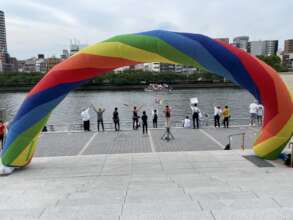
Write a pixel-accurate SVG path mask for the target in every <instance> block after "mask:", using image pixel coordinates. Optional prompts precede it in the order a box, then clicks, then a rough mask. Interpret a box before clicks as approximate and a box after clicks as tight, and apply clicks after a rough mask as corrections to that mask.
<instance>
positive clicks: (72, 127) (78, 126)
mask: <svg viewBox="0 0 293 220" xmlns="http://www.w3.org/2000/svg"><path fill="white" fill-rule="evenodd" d="M176 118H179V117H178V116H176ZM183 119H184V117H182V121H181V120H172V121H171V126H172V127H183ZM148 125H149V128H152V126H153V125H152V121H151V120H149V122H148ZM230 125H232V126H235V125H236V126H240V125H241V126H248V125H249V119H248V118H231V119H230ZM209 126H214V121H213V119H208V120H200V127H201V128H205V127H209ZM46 127H47V130H48V131H81V130H82V129H83V125H82V123H75V124H47V126H46ZM90 127H91V129H92V130H97V123H96V122H94V121H93V120H91V123H90ZM100 128H101V127H100ZM104 128H105V130H113V129H114V123H113V122H112V121H104ZM120 128H121V129H131V128H132V121H130V120H120ZM158 128H165V120H158Z"/></svg>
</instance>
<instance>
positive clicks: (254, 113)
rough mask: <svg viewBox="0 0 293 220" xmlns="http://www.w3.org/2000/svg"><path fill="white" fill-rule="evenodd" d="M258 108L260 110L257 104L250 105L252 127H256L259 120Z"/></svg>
mask: <svg viewBox="0 0 293 220" xmlns="http://www.w3.org/2000/svg"><path fill="white" fill-rule="evenodd" d="M257 108H258V105H257V104H256V102H253V103H251V104H250V105H249V114H250V125H251V126H254V125H255V121H256V118H257Z"/></svg>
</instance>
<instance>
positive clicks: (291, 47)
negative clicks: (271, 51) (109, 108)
mask: <svg viewBox="0 0 293 220" xmlns="http://www.w3.org/2000/svg"><path fill="white" fill-rule="evenodd" d="M284 45H285V47H284V53H286V54H289V53H293V39H289V40H285V43H284Z"/></svg>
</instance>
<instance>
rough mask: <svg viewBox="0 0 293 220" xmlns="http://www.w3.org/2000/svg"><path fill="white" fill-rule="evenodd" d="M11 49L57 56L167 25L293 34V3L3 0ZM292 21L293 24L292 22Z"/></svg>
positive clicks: (219, 32)
mask: <svg viewBox="0 0 293 220" xmlns="http://www.w3.org/2000/svg"><path fill="white" fill-rule="evenodd" d="M0 5H1V10H3V11H4V12H5V13H6V18H7V24H6V26H7V38H8V39H7V40H8V50H9V52H10V53H11V55H13V56H16V57H21V58H25V57H30V56H35V55H36V52H39V53H45V54H48V55H50V54H56V55H57V54H59V53H60V51H61V50H62V49H63V48H67V47H68V46H69V40H70V39H73V38H76V39H78V40H79V41H80V42H84V43H95V42H97V41H101V40H103V39H105V38H108V37H111V36H112V35H116V34H122V33H133V32H141V31H146V30H153V29H168V30H173V31H184V32H193V33H202V34H206V35H209V36H211V37H230V38H233V37H235V36H239V35H249V36H250V38H251V39H252V40H259V39H263V40H265V39H279V40H280V43H281V44H282V42H283V40H284V39H289V38H293V32H292V30H293V25H292V24H291V23H292V22H291V21H292V20H293V13H292V12H291V10H292V8H293V1H291V0H283V1H282V3H281V2H278V1H274V0H254V1H252V0H250V1H237V2H235V1H233V0H221V1H219V0H209V1H202V0H181V1H178V0H169V1H167V0H161V1H158V0H148V1H136V0H124V1H121V0H107V1H102V0H99V1H96V0H82V1H81V0H76V1H72V0H63V1H60V0H51V1H49V0H46V1H45V0H44V1H37V0H26V1H17V0H9V1H7V0H0ZM290 22H291V23H290Z"/></svg>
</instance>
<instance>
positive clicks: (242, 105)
mask: <svg viewBox="0 0 293 220" xmlns="http://www.w3.org/2000/svg"><path fill="white" fill-rule="evenodd" d="M25 95H26V93H19V92H14V93H1V94H0V108H5V109H7V113H8V114H7V115H8V116H7V117H8V119H9V120H10V119H12V118H13V116H14V115H15V113H16V111H17V109H18V108H19V106H20V104H21V103H22V101H23V99H24V97H25ZM191 97H198V99H199V108H200V109H201V111H202V112H206V113H208V114H209V115H210V118H212V115H213V106H214V105H221V106H224V105H228V106H229V107H230V108H231V113H232V117H233V118H248V116H249V114H248V106H249V104H250V103H251V102H252V101H254V100H255V99H254V98H253V96H251V95H250V94H249V93H248V92H247V91H245V90H242V89H234V88H220V89H210V88H209V89H189V90H175V91H172V92H169V93H168V92H159V93H155V92H144V91H94V92H89V91H86V92H84V91H83V92H81V91H75V92H72V93H70V94H69V95H68V96H67V97H66V98H65V99H64V100H63V102H62V103H61V104H59V106H57V108H56V109H55V110H54V111H53V113H52V115H51V117H50V119H49V123H48V124H79V123H81V118H80V112H81V110H82V109H83V108H84V107H87V106H90V105H91V104H94V105H96V106H98V107H103V108H105V109H106V112H105V114H104V121H108V122H110V121H111V118H112V112H113V109H114V107H118V110H119V115H120V119H121V120H122V121H123V120H124V121H128V120H131V115H132V113H131V110H130V108H132V107H133V106H134V105H136V106H141V105H143V107H142V110H146V112H147V114H148V115H149V117H151V111H152V110H153V109H154V108H155V109H158V112H159V118H161V119H162V118H163V113H162V110H163V107H164V106H165V105H167V104H168V105H169V106H171V107H172V116H173V121H176V122H180V121H181V120H182V119H183V118H184V117H185V116H186V115H189V116H190V115H191V110H190V107H189V102H190V101H189V100H190V98H191ZM155 100H161V103H160V104H158V103H156V102H155ZM126 105H128V106H130V107H127V106H126ZM90 113H91V118H92V120H93V121H96V114H95V113H94V111H93V110H92V109H91V112H90Z"/></svg>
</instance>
